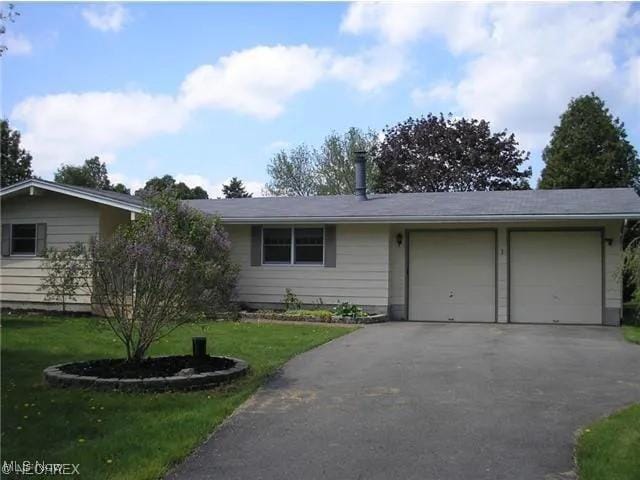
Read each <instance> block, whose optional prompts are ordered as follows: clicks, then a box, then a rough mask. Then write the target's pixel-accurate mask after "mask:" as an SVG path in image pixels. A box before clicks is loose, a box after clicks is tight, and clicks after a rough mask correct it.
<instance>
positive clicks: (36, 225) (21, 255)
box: [9, 222, 38, 258]
mask: <svg viewBox="0 0 640 480" xmlns="http://www.w3.org/2000/svg"><path fill="white" fill-rule="evenodd" d="M9 225H11V227H10V228H9V256H10V257H17V258H24V257H27V258H33V257H37V256H38V223H37V222H36V223H24V222H22V223H10V224H9ZM14 225H34V226H35V227H36V237H35V243H34V248H33V253H13V226H14Z"/></svg>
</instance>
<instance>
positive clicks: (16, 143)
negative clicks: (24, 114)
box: [0, 120, 33, 187]
mask: <svg viewBox="0 0 640 480" xmlns="http://www.w3.org/2000/svg"><path fill="white" fill-rule="evenodd" d="M0 158H1V161H2V163H1V165H0V186H2V187H6V186H7V185H11V184H13V183H16V182H20V181H22V180H26V179H27V178H31V177H32V175H33V172H32V171H31V160H32V158H31V154H30V153H29V152H27V151H26V150H25V149H24V148H22V145H21V144H20V132H19V131H17V130H13V129H12V128H11V127H10V126H9V122H8V121H7V120H1V121H0Z"/></svg>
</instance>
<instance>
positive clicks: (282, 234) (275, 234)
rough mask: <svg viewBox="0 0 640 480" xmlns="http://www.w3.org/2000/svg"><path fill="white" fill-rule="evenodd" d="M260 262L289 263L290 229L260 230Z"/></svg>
mask: <svg viewBox="0 0 640 480" xmlns="http://www.w3.org/2000/svg"><path fill="white" fill-rule="evenodd" d="M262 238H263V249H262V263H291V229H290V228H265V229H263V230H262Z"/></svg>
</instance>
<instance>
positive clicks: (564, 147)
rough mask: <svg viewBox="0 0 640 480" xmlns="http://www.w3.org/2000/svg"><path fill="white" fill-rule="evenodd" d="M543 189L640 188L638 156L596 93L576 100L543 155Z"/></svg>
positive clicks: (541, 185) (563, 116)
mask: <svg viewBox="0 0 640 480" xmlns="http://www.w3.org/2000/svg"><path fill="white" fill-rule="evenodd" d="M542 159H543V160H544V162H545V167H544V169H543V170H542V175H541V177H540V182H539V185H538V186H539V187H540V188H598V187H630V186H635V187H637V186H638V176H639V174H640V168H639V164H638V153H637V151H636V150H635V148H634V147H633V145H631V143H629V141H628V140H627V132H626V131H625V129H624V123H622V122H621V121H620V120H619V119H618V118H617V117H615V118H614V116H613V115H612V114H611V112H609V109H608V108H607V107H606V106H605V103H604V101H602V99H600V98H599V97H598V96H597V95H595V94H594V93H591V94H590V95H583V96H581V97H578V98H574V99H572V100H571V102H570V103H569V106H568V108H567V110H566V111H565V112H564V113H563V114H562V115H561V116H560V124H559V125H557V126H556V127H555V128H554V130H553V134H552V137H551V141H550V142H549V145H547V147H546V148H545V149H544V151H543V153H542Z"/></svg>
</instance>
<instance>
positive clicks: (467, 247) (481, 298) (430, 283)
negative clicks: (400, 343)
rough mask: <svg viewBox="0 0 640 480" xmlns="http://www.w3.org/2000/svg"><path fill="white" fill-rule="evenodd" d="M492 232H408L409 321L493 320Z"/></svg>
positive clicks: (494, 301)
mask: <svg viewBox="0 0 640 480" xmlns="http://www.w3.org/2000/svg"><path fill="white" fill-rule="evenodd" d="M495 255H496V235H495V232H493V231H434V232H411V233H410V234H409V289H408V290H409V292H408V293H409V320H421V321H450V322H451V321H456V322H495V319H496V295H495V291H496V290H495V281H496V273H495V263H496V262H495Z"/></svg>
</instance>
